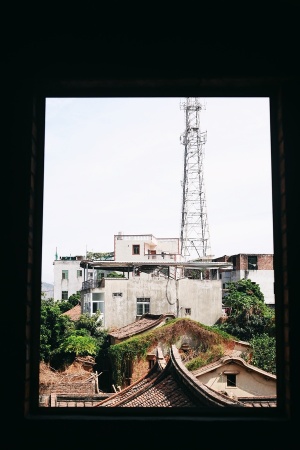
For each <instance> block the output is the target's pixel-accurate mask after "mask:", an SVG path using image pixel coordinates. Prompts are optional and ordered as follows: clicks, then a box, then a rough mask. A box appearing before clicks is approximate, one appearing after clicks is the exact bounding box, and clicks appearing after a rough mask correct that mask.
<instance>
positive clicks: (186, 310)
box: [185, 308, 192, 316]
mask: <svg viewBox="0 0 300 450" xmlns="http://www.w3.org/2000/svg"><path fill="white" fill-rule="evenodd" d="M191 314H192V309H191V308H185V315H186V316H190V315H191Z"/></svg>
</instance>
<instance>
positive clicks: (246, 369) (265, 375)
mask: <svg viewBox="0 0 300 450" xmlns="http://www.w3.org/2000/svg"><path fill="white" fill-rule="evenodd" d="M206 367H207V369H206ZM192 373H193V375H194V376H195V377H196V378H197V380H199V381H200V382H201V383H203V384H205V386H208V387H210V388H211V389H213V390H214V391H217V392H223V393H226V395H228V396H229V397H231V398H239V397H249V398H251V397H260V396H276V386H277V384H276V383H277V382H276V375H273V374H271V373H269V372H265V371H263V370H261V369H259V368H257V367H255V366H252V365H250V364H247V363H246V362H245V361H243V360H242V358H232V359H231V358H230V357H225V358H224V363H223V364H222V362H220V363H219V364H218V362H216V363H215V364H211V365H208V366H204V367H203V368H202V369H199V370H197V369H196V370H194V371H192ZM229 377H231V380H230V378H229ZM232 377H234V382H232V381H233V379H232ZM230 381H231V382H230Z"/></svg>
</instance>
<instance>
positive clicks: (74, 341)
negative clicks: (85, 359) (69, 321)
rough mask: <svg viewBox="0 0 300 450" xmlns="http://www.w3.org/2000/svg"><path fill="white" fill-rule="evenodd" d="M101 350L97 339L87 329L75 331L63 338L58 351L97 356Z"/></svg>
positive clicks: (75, 354) (74, 354)
mask: <svg viewBox="0 0 300 450" xmlns="http://www.w3.org/2000/svg"><path fill="white" fill-rule="evenodd" d="M98 351H99V344H98V342H97V339H96V338H94V337H92V336H90V335H89V334H88V331H87V330H80V332H79V333H78V330H77V332H76V331H75V332H73V333H72V334H71V335H70V336H68V337H67V338H66V339H64V340H63V342H62V343H61V345H60V347H59V349H58V351H57V353H71V354H73V356H79V355H80V356H86V355H91V356H96V355H97V353H98Z"/></svg>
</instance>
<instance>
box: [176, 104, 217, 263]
mask: <svg viewBox="0 0 300 450" xmlns="http://www.w3.org/2000/svg"><path fill="white" fill-rule="evenodd" d="M180 109H183V110H184V111H185V132H184V133H182V135H181V136H180V140H181V143H182V144H183V145H184V172H183V182H182V188H183V189H182V214H181V234H180V240H181V254H182V256H184V257H185V258H186V260H193V259H198V258H205V259H209V257H210V256H211V255H210V251H211V250H210V237H209V227H208V221H207V208H206V198H205V189H204V173H203V158H204V145H205V143H206V135H207V133H206V131H205V132H202V131H201V129H200V111H202V109H205V107H204V106H203V105H202V104H201V103H200V100H199V98H197V97H186V99H185V101H183V102H181V103H180Z"/></svg>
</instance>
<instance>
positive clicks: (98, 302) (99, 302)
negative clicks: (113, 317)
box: [92, 292, 104, 314]
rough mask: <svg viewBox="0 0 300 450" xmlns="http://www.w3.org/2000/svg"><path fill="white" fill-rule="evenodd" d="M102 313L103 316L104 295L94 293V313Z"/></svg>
mask: <svg viewBox="0 0 300 450" xmlns="http://www.w3.org/2000/svg"><path fill="white" fill-rule="evenodd" d="M98 311H100V313H101V314H104V300H103V294H101V293H98V292H94V293H93V295H92V313H93V314H95V313H96V312H98Z"/></svg>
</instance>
